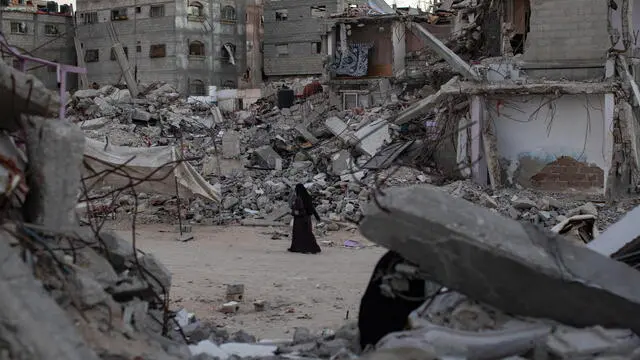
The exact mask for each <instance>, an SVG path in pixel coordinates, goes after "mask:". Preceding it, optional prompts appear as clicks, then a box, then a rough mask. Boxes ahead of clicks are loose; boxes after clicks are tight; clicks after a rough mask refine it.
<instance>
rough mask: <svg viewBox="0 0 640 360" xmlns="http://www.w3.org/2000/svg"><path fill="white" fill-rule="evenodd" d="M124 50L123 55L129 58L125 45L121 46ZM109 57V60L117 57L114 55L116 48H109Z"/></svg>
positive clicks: (114, 59)
mask: <svg viewBox="0 0 640 360" xmlns="http://www.w3.org/2000/svg"><path fill="white" fill-rule="evenodd" d="M122 49H123V50H124V55H125V56H126V57H127V59H128V58H129V48H127V47H126V46H125V47H123V48H122ZM109 58H110V59H111V61H116V60H117V59H118V58H117V56H116V49H114V48H111V55H110V56H109Z"/></svg>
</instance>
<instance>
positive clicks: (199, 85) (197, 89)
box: [189, 80, 206, 96]
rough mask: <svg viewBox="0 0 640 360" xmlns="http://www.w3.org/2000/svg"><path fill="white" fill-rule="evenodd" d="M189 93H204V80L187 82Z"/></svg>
mask: <svg viewBox="0 0 640 360" xmlns="http://www.w3.org/2000/svg"><path fill="white" fill-rule="evenodd" d="M189 93H190V94H191V95H196V96H198V95H200V96H202V95H206V91H205V86H204V82H203V81H202V80H192V81H191V83H190V84H189Z"/></svg>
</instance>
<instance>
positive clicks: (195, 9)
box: [187, 1, 204, 19]
mask: <svg viewBox="0 0 640 360" xmlns="http://www.w3.org/2000/svg"><path fill="white" fill-rule="evenodd" d="M203 10H204V7H203V6H202V4H200V3H199V2H195V1H194V2H192V3H190V4H189V7H187V16H188V17H189V18H191V19H194V18H195V19H199V18H201V17H203V16H204V11H203Z"/></svg>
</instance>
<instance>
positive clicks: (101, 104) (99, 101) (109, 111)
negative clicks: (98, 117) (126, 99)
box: [94, 97, 116, 116]
mask: <svg viewBox="0 0 640 360" xmlns="http://www.w3.org/2000/svg"><path fill="white" fill-rule="evenodd" d="M94 102H95V103H96V105H98V108H99V109H100V113H101V114H102V115H105V116H110V115H115V114H116V108H115V107H114V106H113V105H111V104H109V103H108V102H107V100H105V99H103V98H99V97H97V98H95V100H94Z"/></svg>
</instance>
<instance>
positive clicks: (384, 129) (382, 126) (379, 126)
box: [354, 119, 391, 156]
mask: <svg viewBox="0 0 640 360" xmlns="http://www.w3.org/2000/svg"><path fill="white" fill-rule="evenodd" d="M354 136H355V137H356V139H357V141H358V144H357V146H356V147H357V148H358V150H360V151H362V152H363V153H364V154H365V155H369V156H374V155H375V154H376V153H377V152H378V151H380V149H381V148H382V147H383V146H384V145H385V144H386V143H388V142H390V141H391V135H390V134H389V123H388V122H387V121H386V120H384V119H380V120H376V121H372V122H371V123H369V124H367V125H365V126H363V127H362V128H360V129H359V130H358V131H356V132H355V134H354Z"/></svg>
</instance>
